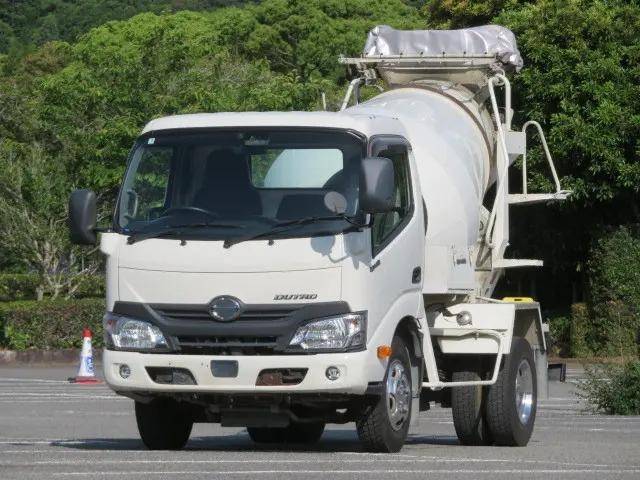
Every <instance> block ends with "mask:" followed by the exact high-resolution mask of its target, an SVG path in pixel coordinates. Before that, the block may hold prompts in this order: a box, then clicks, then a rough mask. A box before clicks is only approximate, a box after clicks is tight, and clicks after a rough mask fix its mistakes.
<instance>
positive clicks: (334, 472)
mask: <svg viewBox="0 0 640 480" xmlns="http://www.w3.org/2000/svg"><path fill="white" fill-rule="evenodd" d="M601 473H608V474H612V473H615V474H637V473H640V470H637V469H615V470H610V469H592V470H580V469H578V470H563V469H544V470H525V469H509V470H471V469H454V470H433V471H431V472H429V474H430V475H434V474H472V475H478V474H480V475H482V474H490V475H518V474H519V475H522V474H563V475H585V474H592V475H593V474H601ZM47 474H48V475H54V476H87V477H88V476H91V475H98V476H113V475H119V476H122V475H126V476H127V477H131V476H132V475H208V476H210V477H224V476H230V475H276V476H280V475H297V476H299V475H301V474H302V475H354V474H355V475H364V474H366V475H376V476H380V475H389V474H394V475H397V474H420V475H422V476H424V474H425V472H424V470H409V469H405V470H379V469H376V470H227V471H218V472H211V471H209V470H202V471H195V470H184V471H176V470H165V471H157V470H149V471H135V472H114V471H90V472H48V473H47Z"/></svg>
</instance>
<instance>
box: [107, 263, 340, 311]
mask: <svg viewBox="0 0 640 480" xmlns="http://www.w3.org/2000/svg"><path fill="white" fill-rule="evenodd" d="M118 289H119V298H120V300H122V301H127V302H142V303H196V304H204V303H208V302H210V301H211V299H213V298H214V297H217V296H219V295H233V296H234V297H237V298H239V299H240V300H242V301H243V302H244V303H251V304H256V303H262V304H264V303H277V302H276V301H274V297H275V296H276V295H296V294H298V295H299V294H307V295H309V294H310V295H316V297H315V298H313V299H304V300H290V299H284V300H282V303H310V302H330V301H336V300H340V299H341V293H342V285H341V275H340V267H333V268H323V269H315V270H297V271H288V272H260V273H257V272H247V273H185V272H161V271H153V270H132V269H129V268H121V269H120V275H119V286H118Z"/></svg>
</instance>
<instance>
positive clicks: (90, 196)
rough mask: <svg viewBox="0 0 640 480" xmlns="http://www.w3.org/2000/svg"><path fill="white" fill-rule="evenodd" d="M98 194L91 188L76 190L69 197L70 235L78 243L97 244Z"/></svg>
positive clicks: (73, 241)
mask: <svg viewBox="0 0 640 480" xmlns="http://www.w3.org/2000/svg"><path fill="white" fill-rule="evenodd" d="M96 221H97V215H96V194H95V193H93V192H92V191H91V190H76V191H75V192H73V193H72V194H71V197H70V198H69V218H68V225H69V236H70V237H71V242H72V243H75V244H77V245H95V244H96V241H97V238H96V231H95V228H96Z"/></svg>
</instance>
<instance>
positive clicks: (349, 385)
mask: <svg viewBox="0 0 640 480" xmlns="http://www.w3.org/2000/svg"><path fill="white" fill-rule="evenodd" d="M368 355H369V352H368V351H367V350H364V351H361V352H353V353H325V354H316V355H259V356H258V355H256V356H253V355H245V356H230V355H220V356H215V355H173V354H158V353H153V354H148V353H137V352H120V351H114V350H104V354H103V368H104V376H105V380H106V382H107V384H108V385H109V386H110V387H111V388H112V389H113V390H115V391H117V392H124V391H135V392H201V393H205V392H211V393H283V392H284V393H344V394H356V395H360V394H364V393H365V391H366V389H367V386H368V384H369V382H370V381H373V380H370V379H369V378H368V374H367V371H368V370H369V369H368V368H367V364H368ZM212 360H236V361H237V362H238V375H237V376H236V377H233V378H221V377H214V376H213V374H212V371H211V361H212ZM122 364H126V365H128V366H129V368H130V369H131V375H130V376H129V377H128V378H126V379H124V378H122V377H121V376H120V374H119V370H120V365H122ZM331 366H333V367H338V368H339V369H340V377H339V378H338V379H337V380H333V381H332V380H329V379H327V377H326V374H325V372H326V370H327V368H328V367H331ZM147 367H173V368H186V369H188V370H189V371H190V372H191V373H192V375H193V377H194V378H195V380H196V385H172V384H169V385H168V384H159V383H156V382H154V381H153V380H152V379H151V377H150V376H149V374H148V373H147V370H146V368H147ZM281 368H306V369H308V371H307V374H306V376H305V377H304V379H303V380H302V382H300V383H299V384H297V385H283V386H257V385H256V380H257V378H258V375H259V374H260V372H261V371H262V370H265V369H281Z"/></svg>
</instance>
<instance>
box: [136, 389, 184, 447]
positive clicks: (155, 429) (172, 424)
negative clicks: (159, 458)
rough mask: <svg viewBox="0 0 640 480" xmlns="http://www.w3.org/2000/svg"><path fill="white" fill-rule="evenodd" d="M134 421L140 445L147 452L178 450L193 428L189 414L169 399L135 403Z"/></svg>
mask: <svg viewBox="0 0 640 480" xmlns="http://www.w3.org/2000/svg"><path fill="white" fill-rule="evenodd" d="M136 421H137V423H138V431H139V432H140V438H142V443H144V444H145V446H146V447H147V448H148V449H149V450H180V449H181V448H183V447H184V446H185V445H186V443H187V441H188V440H189V435H191V428H192V427H193V419H192V418H191V415H190V414H189V412H188V411H186V410H185V409H184V408H181V406H180V404H178V402H176V401H174V400H171V399H169V398H157V399H155V400H153V401H151V402H150V403H141V402H136Z"/></svg>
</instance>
